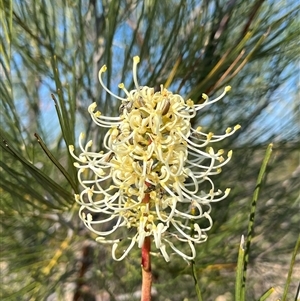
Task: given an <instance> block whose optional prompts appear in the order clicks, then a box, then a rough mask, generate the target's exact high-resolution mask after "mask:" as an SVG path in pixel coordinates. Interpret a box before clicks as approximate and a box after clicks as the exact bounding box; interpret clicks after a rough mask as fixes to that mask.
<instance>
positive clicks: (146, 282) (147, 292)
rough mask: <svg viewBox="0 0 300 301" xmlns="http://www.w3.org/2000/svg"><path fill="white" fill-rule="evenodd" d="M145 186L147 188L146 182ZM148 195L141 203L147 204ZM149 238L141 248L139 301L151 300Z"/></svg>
mask: <svg viewBox="0 0 300 301" xmlns="http://www.w3.org/2000/svg"><path fill="white" fill-rule="evenodd" d="M146 185H147V186H149V185H150V184H148V183H147V182H146ZM149 200H150V195H149V194H146V195H145V198H144V199H143V203H146V204H147V203H149ZM150 251H151V238H150V236H147V237H145V240H144V243H143V246H142V262H141V266H142V295H141V301H150V300H151V285H152V272H151V256H150Z"/></svg>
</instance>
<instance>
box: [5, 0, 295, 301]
mask: <svg viewBox="0 0 300 301" xmlns="http://www.w3.org/2000/svg"><path fill="white" fill-rule="evenodd" d="M0 4H1V7H0V9H1V11H0V12H1V18H0V19H1V31H0V34H1V36H0V38H1V57H0V62H1V65H0V76H1V81H0V98H1V129H0V131H1V161H0V164H1V167H0V168H1V180H0V184H1V209H0V214H1V266H0V267H1V277H2V279H1V299H2V300H48V301H50V300H135V296H136V295H135V294H137V293H138V292H139V289H140V283H141V279H140V259H139V258H140V253H139V252H140V250H139V249H137V250H135V251H134V252H132V253H131V254H130V256H128V257H127V258H126V259H125V260H124V261H122V262H114V261H113V260H112V259H111V255H110V247H107V246H105V245H99V244H97V243H95V242H94V238H95V237H94V236H93V235H92V234H91V233H89V232H88V231H86V230H85V228H84V227H83V225H82V223H81V222H80V220H79V218H78V216H77V212H78V206H77V205H76V204H74V198H73V194H74V192H78V191H79V190H80V187H78V183H77V176H76V170H75V168H74V167H73V162H72V159H71V158H70V155H69V154H68V145H70V144H74V145H75V146H76V145H77V142H76V141H77V137H78V135H79V133H80V132H81V131H84V132H85V133H86V137H87V139H93V141H94V145H95V147H96V149H98V150H99V149H101V147H102V139H103V134H104V133H105V132H104V131H103V129H101V128H97V127H95V126H94V125H93V124H92V122H91V119H90V116H89V114H88V112H87V107H88V105H89V104H91V103H92V102H97V104H98V107H99V108H100V109H101V111H102V112H103V113H105V114H108V115H109V114H110V115H113V116H116V115H117V114H118V107H119V105H120V103H119V102H118V101H116V100H115V99H112V98H111V96H110V95H108V94H106V93H105V91H104V90H103V89H102V87H101V86H100V84H99V83H98V78H97V74H98V71H99V69H100V67H101V66H102V65H104V64H106V65H107V67H108V71H107V72H106V74H105V81H106V85H107V87H108V88H109V89H111V90H112V91H113V92H114V93H117V94H119V93H120V95H122V92H120V91H118V87H117V85H118V84H119V83H120V82H124V83H125V86H126V87H127V89H131V88H132V87H133V81H132V73H131V68H132V57H133V56H134V55H139V56H140V57H141V63H140V65H139V70H138V72H139V82H140V84H141V85H147V86H154V87H159V85H160V84H165V85H166V86H168V87H169V89H170V90H171V91H172V92H174V93H180V94H181V95H183V96H184V97H185V98H192V99H193V100H194V101H195V102H201V101H202V98H201V95H202V93H203V92H204V93H206V94H208V95H210V96H216V95H218V94H219V93H220V92H221V91H222V89H223V88H224V86H225V85H228V84H230V85H231V86H232V91H231V92H230V93H229V94H228V95H227V96H226V97H225V98H224V99H223V100H222V101H219V102H218V103H216V104H214V105H212V106H210V107H209V108H208V109H205V110H203V111H201V112H200V114H199V116H198V118H197V119H196V120H194V123H195V125H198V124H201V125H202V126H203V127H204V128H207V129H208V130H209V131H213V132H215V133H217V132H220V133H223V132H224V130H225V129H226V128H227V127H228V126H234V125H235V124H237V123H239V124H241V126H242V129H241V130H240V131H239V132H238V133H237V134H235V135H234V136H233V137H231V138H230V139H227V141H224V142H223V143H222V144H220V145H219V146H220V147H222V148H224V149H226V150H229V149H233V150H234V156H233V159H232V161H231V163H230V164H229V165H228V166H226V168H224V170H223V173H222V174H221V175H220V176H218V177H217V178H215V182H216V187H219V188H221V189H225V188H227V187H231V188H232V192H231V194H230V196H229V197H228V198H227V200H225V201H222V202H220V203H215V204H214V206H213V212H212V217H213V219H214V221H215V223H214V227H213V229H212V230H211V232H210V233H209V239H208V242H207V243H205V244H202V245H199V246H198V247H197V252H198V253H197V258H196V260H195V262H196V268H197V272H198V273H199V274H198V276H199V279H200V287H201V290H202V294H203V300H205V301H207V300H218V301H220V300H233V296H234V279H235V274H234V273H235V267H236V261H237V252H238V245H239V241H240V237H241V235H242V234H246V231H247V221H248V215H249V210H250V203H251V196H252V193H253V190H254V188H255V180H256V177H257V174H258V171H259V167H260V164H261V161H262V158H263V155H264V151H265V149H266V145H267V144H268V143H270V142H273V143H274V148H273V150H274V151H273V155H272V158H271V163H270V165H269V167H268V172H267V176H266V178H265V181H264V185H263V187H262V193H261V195H260V198H259V201H258V207H257V213H256V220H255V224H256V226H255V233H254V239H253V242H252V250H251V254H250V264H249V271H248V274H249V275H248V279H247V298H248V299H247V300H254V299H255V298H258V296H260V295H262V293H263V292H264V291H265V290H266V289H268V288H269V287H271V286H273V287H274V288H275V293H274V294H273V295H272V296H273V297H272V298H274V299H272V298H271V300H277V299H276V298H279V297H281V296H282V292H283V286H284V283H285V279H286V274H287V269H288V264H289V260H290V256H291V254H292V250H293V247H294V245H295V242H296V238H297V235H298V232H299V220H300V218H299V188H300V187H299V186H300V184H299V182H300V181H299V174H300V165H299V159H300V156H299V145H300V122H299V120H300V108H299V94H298V93H299V69H297V68H298V67H299V60H298V66H297V59H298V58H297V56H298V53H299V35H300V32H299V4H298V3H297V1H292V0H290V1H289V0H287V1H273V0H270V1H264V0H256V1H248V0H247V1H242V0H230V1H225V0H212V1H208V0H203V1H192V0H189V1H188V0H170V1H159V0H145V1H134V0H113V1H109V0H107V1H105V0H102V1H101V0H89V1H88V0H78V1H73V0H56V1H46V0H41V1H34V0H27V1H17V0H16V1H9V0H1V2H0ZM51 94H53V95H52V96H51ZM122 96H123V95H122ZM153 273H154V286H153V287H154V295H155V296H154V297H153V300H174V301H176V300H196V292H195V289H194V287H193V279H192V276H191V270H190V267H189V266H188V265H187V263H186V262H184V261H183V260H182V259H180V258H176V257H174V258H173V260H172V261H171V262H170V263H165V262H164V260H163V259H162V258H159V257H158V258H154V259H153ZM297 273H298V280H299V274H300V270H299V266H298V270H297V269H296V267H295V270H294V274H293V277H292V284H291V286H290V289H289V295H288V296H289V298H290V299H288V300H294V298H295V295H296V290H297V281H296V280H297V276H296V275H297ZM184 298H186V299H184ZM137 299H138V298H137Z"/></svg>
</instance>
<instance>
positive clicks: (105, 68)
mask: <svg viewBox="0 0 300 301" xmlns="http://www.w3.org/2000/svg"><path fill="white" fill-rule="evenodd" d="M106 70H107V67H106V65H103V66H102V67H101V69H100V71H99V73H104V72H106Z"/></svg>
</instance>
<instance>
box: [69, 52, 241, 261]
mask: <svg viewBox="0 0 300 301" xmlns="http://www.w3.org/2000/svg"><path fill="white" fill-rule="evenodd" d="M138 63H139V57H137V56H136V57H134V59H133V78H134V83H135V88H136V89H134V90H132V91H127V90H126V88H125V87H124V84H120V85H119V88H121V89H122V90H123V91H124V92H125V94H126V98H121V97H119V96H117V95H115V94H113V93H112V92H111V91H109V90H108V89H107V88H106V87H105V85H104V83H103V81H102V74H103V73H104V72H105V71H106V66H103V67H102V68H101V70H100V72H99V80H100V83H101V85H102V86H103V88H104V89H105V90H106V91H107V92H108V93H110V94H111V95H112V96H114V97H116V98H117V99H120V100H121V101H122V104H121V106H120V109H119V110H120V115H119V117H107V116H103V115H102V114H101V112H100V111H96V103H93V104H91V105H90V106H89V109H88V110H89V113H90V115H91V117H92V119H93V121H94V122H95V123H96V124H97V125H98V126H100V127H107V128H109V130H108V132H107V134H106V135H105V138H104V141H103V144H104V148H105V149H106V151H105V152H103V151H100V152H93V151H92V150H91V147H92V141H89V142H88V143H87V144H86V145H85V146H84V145H83V142H82V141H83V138H84V135H83V134H81V135H80V139H79V146H80V149H81V154H80V155H79V156H76V155H75V154H74V146H72V145H71V146H70V147H69V149H70V153H71V154H72V156H73V157H74V158H75V159H76V160H77V161H78V162H76V163H74V165H75V166H76V167H77V168H78V179H79V182H80V184H81V185H82V187H83V190H82V192H81V193H80V195H76V196H75V199H76V201H77V202H78V203H79V204H80V206H81V207H80V211H79V215H80V218H81V219H82V220H83V222H84V224H85V225H86V226H87V228H89V229H90V230H91V231H93V232H94V233H96V234H97V235H99V237H98V238H97V240H98V241H99V242H106V243H112V244H113V247H112V256H113V258H114V259H115V260H122V259H123V258H124V257H125V256H126V255H127V254H128V253H129V251H130V250H131V249H132V248H133V246H134V245H135V244H137V245H138V247H139V248H141V247H142V245H143V243H144V239H145V237H148V236H151V237H152V238H153V241H154V243H155V247H156V248H157V250H159V251H158V253H160V254H162V256H163V257H164V258H165V260H166V261H169V260H170V251H171V253H173V252H175V253H177V254H179V255H180V256H182V257H183V258H184V259H187V260H191V259H193V258H194V257H195V255H196V251H195V244H199V243H202V242H204V241H206V239H207V234H206V232H207V231H208V230H209V229H210V228H211V226H212V219H211V217H210V211H211V206H210V203H211V202H217V201H220V200H222V199H224V198H225V197H226V196H227V195H228V194H229V191H230V189H226V190H225V192H224V193H223V192H222V191H221V190H216V189H215V187H214V183H213V181H212V179H211V176H212V175H215V174H218V173H220V172H221V167H222V166H223V165H225V164H226V163H227V162H228V161H229V160H230V158H231V155H232V152H231V151H230V152H228V154H227V156H225V158H224V157H223V153H224V151H223V150H218V151H215V150H214V149H213V148H212V147H208V145H209V144H211V143H213V142H217V141H220V140H222V139H224V138H226V137H228V136H230V135H232V134H233V133H234V132H235V131H236V130H237V129H238V128H239V127H240V126H239V125H236V126H235V127H234V128H233V129H231V128H228V129H227V130H226V132H225V133H224V134H223V135H215V134H213V133H204V132H202V131H201V128H200V127H199V128H197V129H193V128H191V119H192V118H193V117H195V115H196V113H197V111H198V110H201V109H202V108H204V107H205V106H207V105H209V104H212V103H214V102H216V101H218V100H219V99H221V98H222V97H223V96H224V95H225V94H226V92H227V91H229V90H230V87H226V88H225V91H224V93H223V94H222V95H220V96H219V97H218V98H216V99H214V100H209V98H208V96H207V95H205V94H203V98H204V99H205V102H204V103H202V104H194V103H193V101H192V100H190V99H189V100H187V101H185V100H184V99H183V98H182V97H181V96H180V95H178V94H172V93H171V92H170V91H168V90H167V89H165V88H164V87H163V86H162V85H161V87H160V91H159V92H154V89H153V88H150V87H147V86H143V87H140V86H139V84H138V81H137V64H138ZM204 187H205V188H206V192H205V191H204V190H203V189H204ZM207 187H209V188H208V189H207ZM200 219H204V220H205V222H204V223H203V222H201V224H204V226H202V227H200V225H199V220H200ZM123 227H125V228H127V229H128V230H127V231H126V232H125V234H124V231H120V229H122V228H123ZM131 234H132V235H131ZM124 235H128V236H129V237H126V236H125V237H124ZM124 238H125V239H129V241H128V242H129V243H128V246H127V249H126V250H124V251H122V252H121V255H120V256H119V257H118V256H117V253H116V250H117V248H118V246H119V242H120V241H121V240H122V239H124ZM180 242H184V243H187V244H188V246H189V249H188V251H183V250H185V248H183V249H182V248H180V247H179V246H182V245H185V244H182V243H180ZM172 250H173V251H172Z"/></svg>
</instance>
